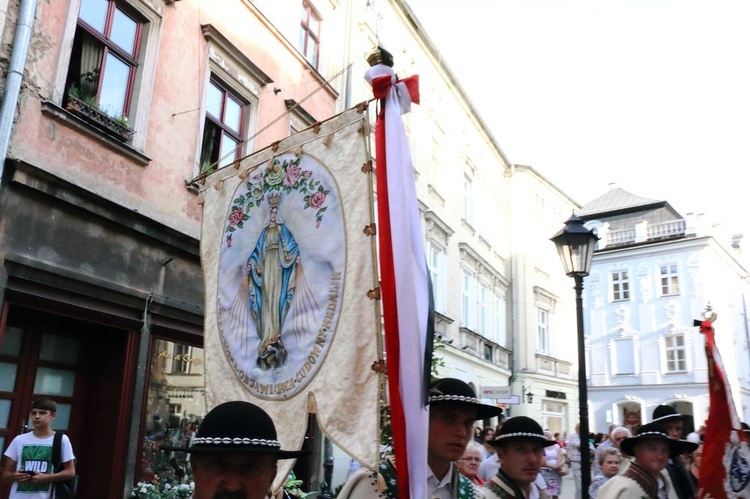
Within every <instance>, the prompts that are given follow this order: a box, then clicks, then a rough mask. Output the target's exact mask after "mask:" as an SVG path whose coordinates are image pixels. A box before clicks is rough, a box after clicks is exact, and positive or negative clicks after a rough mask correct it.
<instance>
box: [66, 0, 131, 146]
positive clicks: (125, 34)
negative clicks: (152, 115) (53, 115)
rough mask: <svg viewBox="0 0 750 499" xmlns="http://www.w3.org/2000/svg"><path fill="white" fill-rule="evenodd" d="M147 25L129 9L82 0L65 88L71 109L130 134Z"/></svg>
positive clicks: (102, 1)
mask: <svg viewBox="0 0 750 499" xmlns="http://www.w3.org/2000/svg"><path fill="white" fill-rule="evenodd" d="M144 24H145V23H144V22H143V21H142V20H140V19H139V18H138V17H137V16H136V15H134V14H133V13H132V12H131V11H130V9H128V6H127V4H125V3H120V2H116V1H115V0H81V8H80V11H79V13H78V23H77V26H76V31H75V36H74V38H73V49H72V52H71V57H70V64H69V66H68V73H67V78H66V84H65V98H66V109H68V110H69V111H72V112H75V113H76V114H77V115H79V116H81V117H82V118H83V119H85V120H86V121H90V122H94V124H96V125H98V126H100V127H104V128H106V129H109V131H116V132H120V133H126V132H127V130H129V127H128V126H127V123H128V121H129V114H130V111H131V102H130V101H131V98H132V96H133V93H134V87H135V85H136V73H137V70H138V66H139V63H138V58H139V51H140V45H141V37H142V33H143V27H144ZM118 125H121V127H119V128H118Z"/></svg>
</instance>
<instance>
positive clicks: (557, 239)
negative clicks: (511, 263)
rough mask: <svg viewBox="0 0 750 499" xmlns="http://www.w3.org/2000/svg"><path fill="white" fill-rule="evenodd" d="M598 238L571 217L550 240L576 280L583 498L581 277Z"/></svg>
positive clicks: (587, 466)
mask: <svg viewBox="0 0 750 499" xmlns="http://www.w3.org/2000/svg"><path fill="white" fill-rule="evenodd" d="M598 239H599V238H598V237H597V236H596V234H594V232H593V231H591V230H589V229H587V228H586V227H584V226H583V220H581V218H580V217H577V216H576V215H572V216H571V217H570V218H569V219H568V220H566V221H565V227H564V228H563V229H562V230H560V232H558V233H557V234H555V235H554V236H553V237H552V238H551V240H552V242H554V243H555V246H557V252H558V253H559V254H560V259H561V260H562V262H563V266H564V267H565V274H566V275H568V276H569V277H572V278H573V279H574V280H575V288H574V289H575V291H576V321H577V323H578V407H579V413H580V416H579V417H580V424H581V492H582V495H583V496H584V497H585V496H586V495H587V494H588V490H589V485H591V451H590V449H589V404H588V388H587V386H586V351H585V345H584V338H583V301H582V299H581V293H582V292H583V278H584V277H586V276H587V275H589V272H590V271H591V260H592V259H593V257H594V245H595V243H596V241H597V240H598Z"/></svg>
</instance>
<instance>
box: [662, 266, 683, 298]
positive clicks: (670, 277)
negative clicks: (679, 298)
mask: <svg viewBox="0 0 750 499" xmlns="http://www.w3.org/2000/svg"><path fill="white" fill-rule="evenodd" d="M660 273H661V294H662V296H667V295H679V294H680V279H679V276H678V275H677V264H675V263H673V264H671V265H662V266H661V272H660Z"/></svg>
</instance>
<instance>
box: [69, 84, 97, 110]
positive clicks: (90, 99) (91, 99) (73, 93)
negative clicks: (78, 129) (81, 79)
mask: <svg viewBox="0 0 750 499" xmlns="http://www.w3.org/2000/svg"><path fill="white" fill-rule="evenodd" d="M68 97H73V98H74V99H76V100H78V101H80V102H82V103H84V104H85V105H87V106H89V107H93V108H95V109H98V107H99V106H98V105H97V103H96V95H86V93H85V92H82V91H81V89H80V88H78V87H77V86H75V85H71V86H69V87H68Z"/></svg>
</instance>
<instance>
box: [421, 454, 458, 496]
mask: <svg viewBox="0 0 750 499" xmlns="http://www.w3.org/2000/svg"><path fill="white" fill-rule="evenodd" d="M452 478H453V463H451V466H450V468H448V473H446V474H445V476H444V477H443V479H442V480H438V479H437V477H436V476H435V473H433V472H432V469H430V474H429V475H427V497H429V498H430V499H432V498H435V499H438V498H439V499H453V494H452V492H453V491H452V490H451V479H452Z"/></svg>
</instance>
